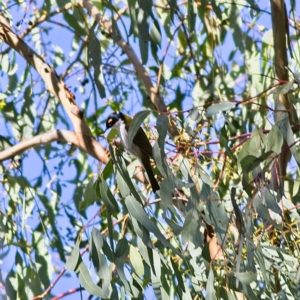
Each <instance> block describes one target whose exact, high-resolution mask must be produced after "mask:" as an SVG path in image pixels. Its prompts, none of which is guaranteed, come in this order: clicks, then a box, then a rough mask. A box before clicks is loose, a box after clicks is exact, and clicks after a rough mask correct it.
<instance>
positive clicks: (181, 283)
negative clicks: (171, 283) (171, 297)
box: [171, 259, 186, 292]
mask: <svg viewBox="0 0 300 300" xmlns="http://www.w3.org/2000/svg"><path fill="white" fill-rule="evenodd" d="M171 264H172V267H173V270H174V272H175V276H176V278H177V281H178V285H179V287H180V288H181V289H182V291H183V292H186V289H185V286H184V281H185V279H184V276H183V274H181V273H180V271H179V270H178V266H177V265H176V264H175V262H174V261H173V259H171Z"/></svg>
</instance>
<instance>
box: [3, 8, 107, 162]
mask: <svg viewBox="0 0 300 300" xmlns="http://www.w3.org/2000/svg"><path fill="white" fill-rule="evenodd" d="M0 39H2V40H3V41H4V42H5V43H7V44H8V45H9V46H10V47H12V48H13V49H15V50H16V51H17V52H18V53H19V54H21V55H22V56H23V57H24V58H25V60H26V61H27V62H28V63H29V64H30V65H31V66H32V67H34V68H35V69H36V71H37V72H38V73H39V74H40V76H41V77H42V79H43V80H44V82H45V83H46V85H47V87H48V90H49V92H50V93H51V94H52V95H54V96H55V97H56V98H58V99H59V101H60V102H61V104H62V105H63V107H64V109H65V111H66V112H67V114H68V116H69V117H70V119H71V122H72V124H73V126H74V129H75V133H73V134H74V135H75V137H76V141H74V142H73V143H74V144H75V145H77V146H78V147H79V148H81V149H84V150H85V151H86V152H87V153H89V154H90V155H92V156H93V157H95V158H97V159H100V160H101V161H103V162H104V163H106V162H107V161H108V160H109V156H108V154H107V152H106V151H105V149H104V148H103V147H102V146H101V145H100V144H99V143H98V142H97V141H96V140H95V139H94V137H93V136H92V133H91V130H90V128H89V127H88V125H87V123H86V122H85V120H84V118H83V113H82V111H81V110H80V108H79V107H78V106H77V105H76V104H75V102H74V100H75V97H74V95H73V94H72V93H70V92H69V90H68V89H67V88H66V86H65V85H64V83H63V81H62V80H61V79H60V78H59V77H58V76H57V74H56V72H55V70H54V69H53V68H52V67H50V66H49V65H48V64H47V63H46V62H45V61H44V60H43V58H42V57H41V56H40V55H38V54H37V53H36V52H35V51H34V50H33V49H31V48H30V47H29V46H28V45H27V44H26V43H25V42H24V41H23V40H22V39H21V38H19V37H18V36H17V35H16V34H15V33H14V32H13V31H12V29H11V27H10V25H9V23H8V21H7V20H6V19H5V17H4V16H3V15H2V14H1V13H0ZM33 140H34V141H35V139H34V138H33ZM27 142H28V141H27ZM19 147H21V148H22V147H23V145H21V146H19ZM31 147H32V146H31ZM25 149H26V147H25ZM27 149H28V148H27ZM2 157H4V156H3V155H2ZM9 157H11V156H9Z"/></svg>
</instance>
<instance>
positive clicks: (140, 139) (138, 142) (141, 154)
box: [106, 112, 159, 193]
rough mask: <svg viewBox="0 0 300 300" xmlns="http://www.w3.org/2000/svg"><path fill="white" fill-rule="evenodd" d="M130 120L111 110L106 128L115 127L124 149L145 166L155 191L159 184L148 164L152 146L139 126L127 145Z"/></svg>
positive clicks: (151, 156)
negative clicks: (130, 143) (130, 142)
mask: <svg viewBox="0 0 300 300" xmlns="http://www.w3.org/2000/svg"><path fill="white" fill-rule="evenodd" d="M131 122H132V119H131V118H130V117H129V116H127V115H125V114H123V113H121V112H113V113H112V114H110V116H109V117H108V118H107V121H106V130H107V129H110V128H116V129H117V130H118V133H119V136H120V138H121V140H122V143H123V145H124V148H125V150H126V151H127V152H129V153H130V154H131V155H133V156H134V157H136V158H137V159H138V160H139V161H140V163H141V164H142V166H143V167H144V168H145V170H146V173H147V175H148V178H149V181H150V184H151V186H152V190H153V192H154V193H155V192H156V191H157V190H159V185H158V182H157V180H156V179H155V177H154V174H153V171H152V168H151V164H150V158H153V154H152V146H151V144H150V142H149V140H148V138H147V135H146V133H145V132H144V130H143V129H142V128H141V127H140V128H139V129H138V132H137V133H136V135H135V137H134V138H133V141H132V145H131V146H129V143H128V130H129V126H130V123H131Z"/></svg>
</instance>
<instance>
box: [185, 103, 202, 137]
mask: <svg viewBox="0 0 300 300" xmlns="http://www.w3.org/2000/svg"><path fill="white" fill-rule="evenodd" d="M201 120H202V113H200V111H199V108H198V107H194V108H193V109H191V110H190V111H189V113H188V115H187V116H186V118H185V121H184V125H183V126H184V129H185V130H186V131H187V132H188V133H189V134H194V129H195V127H196V126H197V125H198V123H199V122H200V121H201Z"/></svg>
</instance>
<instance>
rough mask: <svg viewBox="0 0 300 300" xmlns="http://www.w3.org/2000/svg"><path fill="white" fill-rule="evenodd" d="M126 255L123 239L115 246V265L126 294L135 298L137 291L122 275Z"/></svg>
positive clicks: (126, 247)
mask: <svg viewBox="0 0 300 300" xmlns="http://www.w3.org/2000/svg"><path fill="white" fill-rule="evenodd" d="M128 254H129V245H128V242H127V240H126V239H125V238H122V239H121V240H119V241H118V244H117V249H116V255H115V257H116V258H115V264H116V267H117V272H118V275H119V276H120V279H121V281H122V283H123V285H124V287H125V290H126V292H127V293H128V295H129V296H131V297H135V298H136V297H137V296H138V294H139V290H138V289H137V288H136V287H135V286H133V285H130V284H129V282H128V280H127V279H126V276H125V273H124V267H125V265H126V259H127V256H128Z"/></svg>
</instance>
